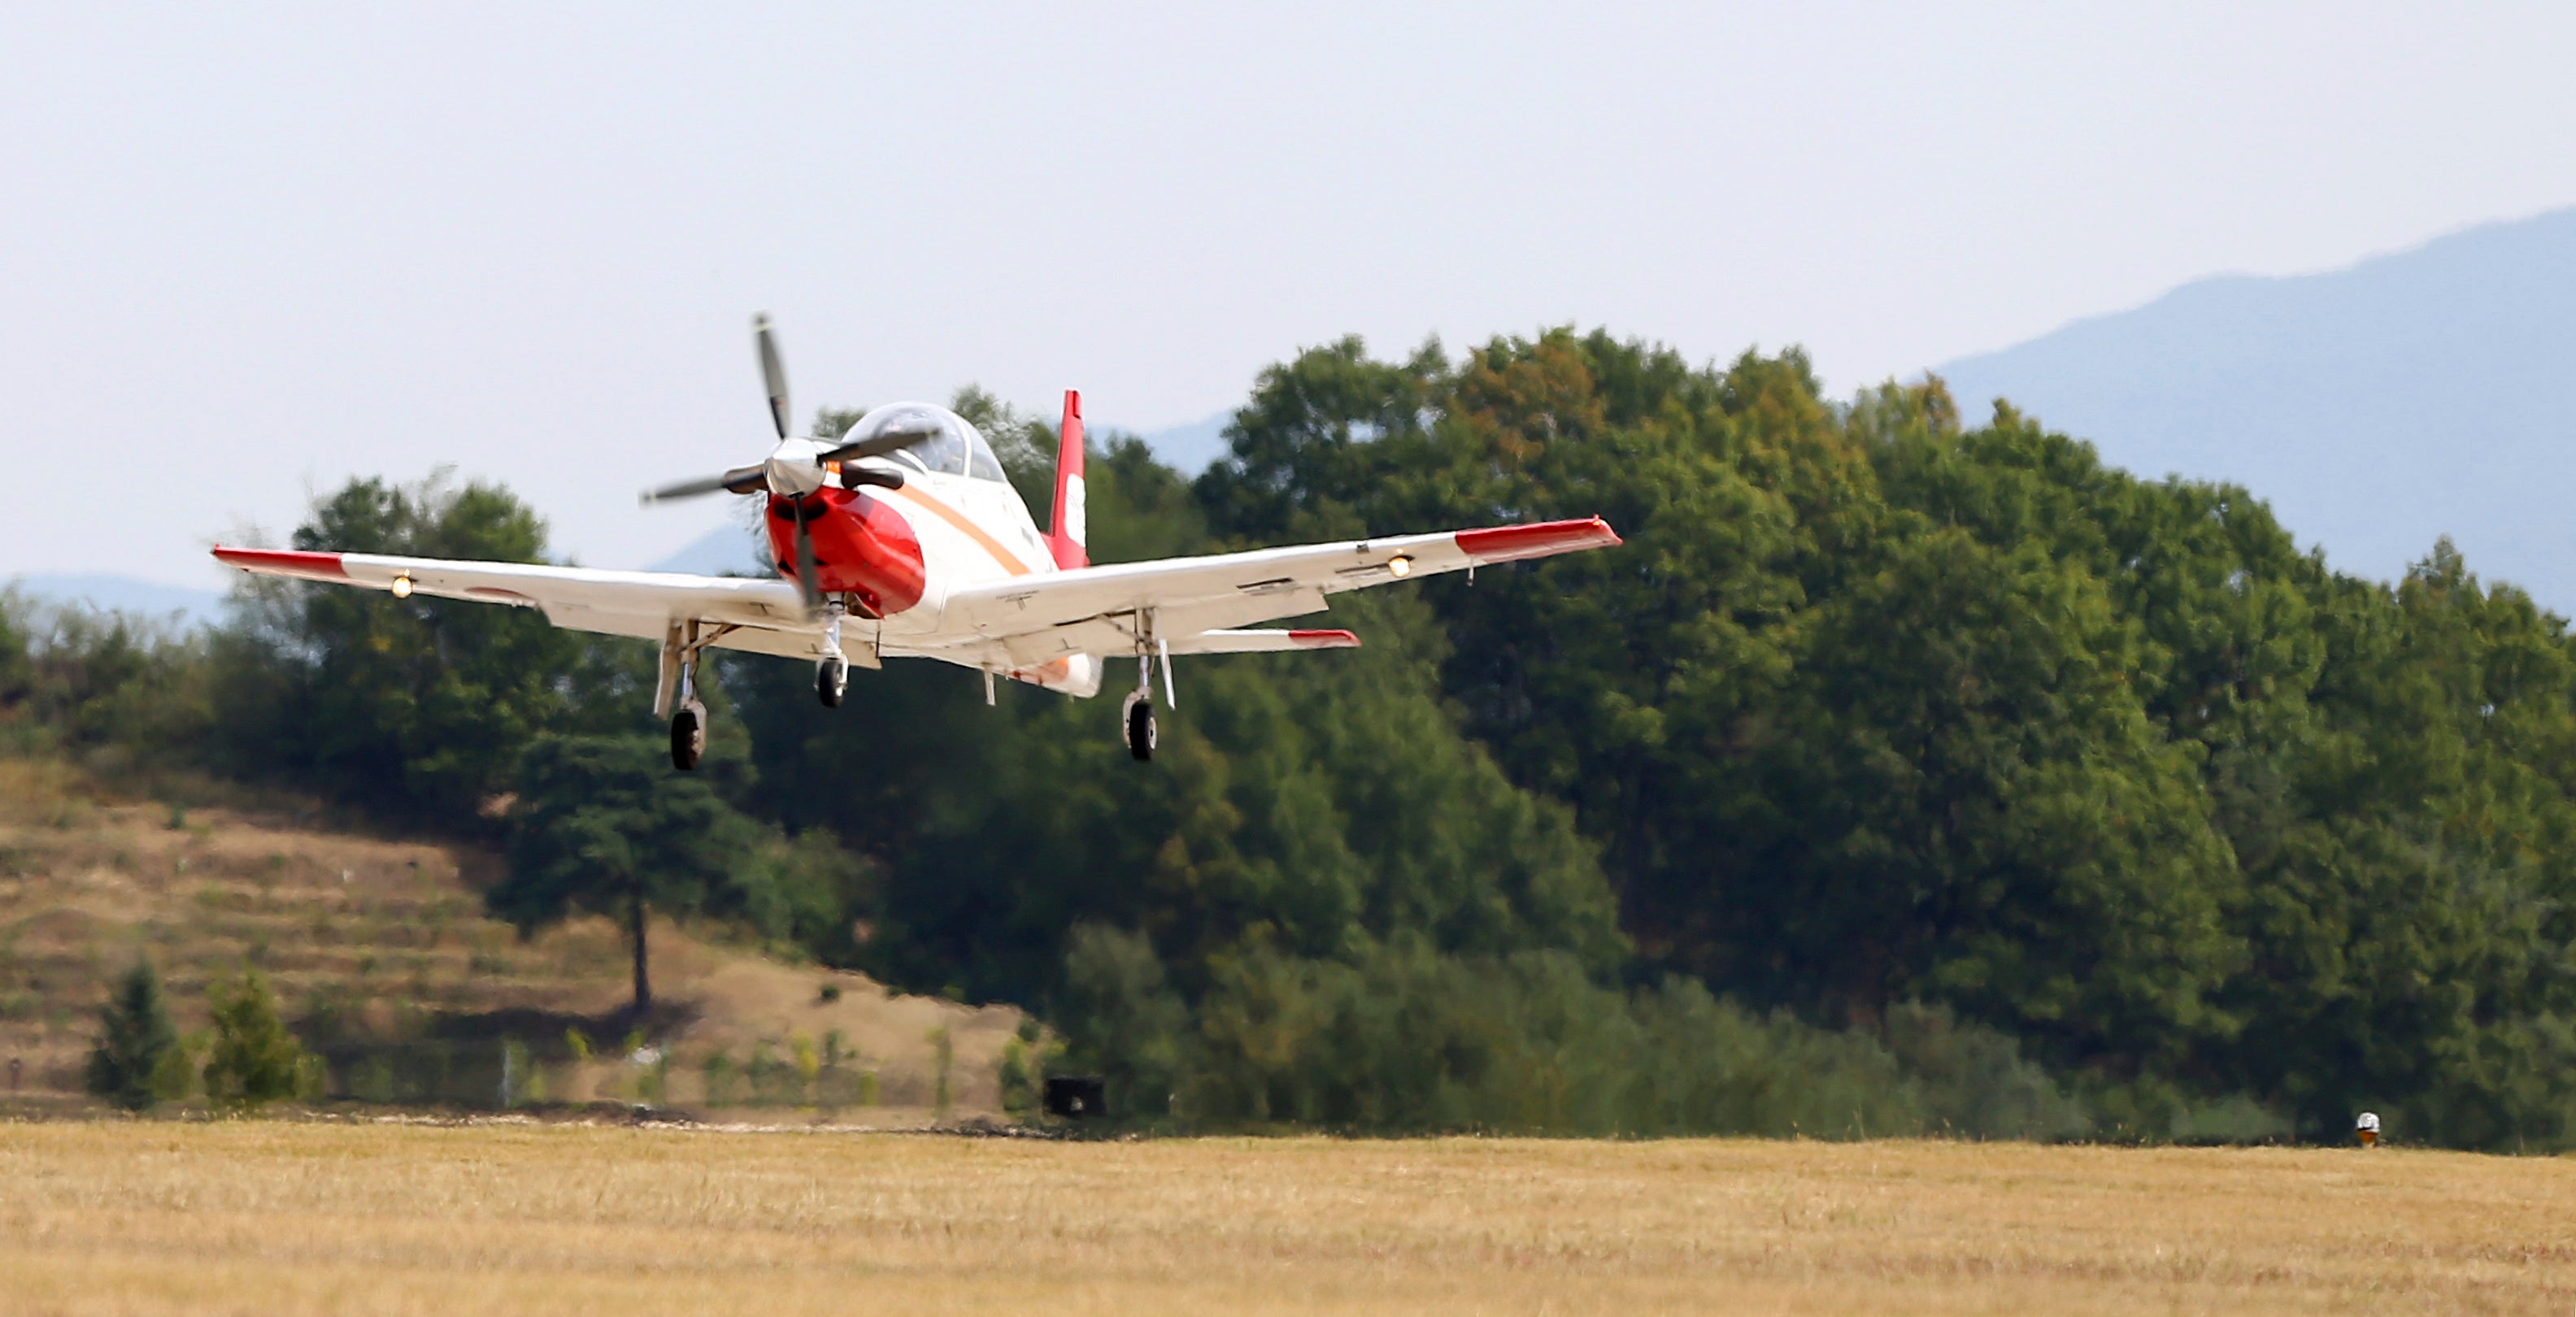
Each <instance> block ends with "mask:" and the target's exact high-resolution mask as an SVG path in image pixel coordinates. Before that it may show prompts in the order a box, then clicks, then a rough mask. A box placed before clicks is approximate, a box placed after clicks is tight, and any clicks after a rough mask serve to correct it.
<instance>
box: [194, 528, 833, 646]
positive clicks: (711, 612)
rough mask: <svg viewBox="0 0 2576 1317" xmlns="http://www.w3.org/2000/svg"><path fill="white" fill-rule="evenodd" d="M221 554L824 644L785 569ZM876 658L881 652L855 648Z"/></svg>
mask: <svg viewBox="0 0 2576 1317" xmlns="http://www.w3.org/2000/svg"><path fill="white" fill-rule="evenodd" d="M214 552H215V557H217V558H219V559H221V560H223V561H224V562H226V563H228V564H230V565H232V566H235V567H238V568H240V569H242V570H243V571H246V572H251V573H255V574H257V575H261V576H287V577H293V578H296V579H298V580H305V581H327V582H329V583H331V584H333V585H354V586H358V587H360V588H362V589H369V590H393V589H396V584H395V583H396V582H398V581H400V582H405V583H406V584H404V585H402V586H401V587H400V589H401V590H402V592H404V593H408V594H425V595H434V596H436V597H438V598H441V599H470V600H474V601H476V602H478V603H487V604H512V605H516V606H518V607H521V608H535V609H538V610H540V611H542V612H543V613H544V614H545V615H546V620H547V621H549V622H552V623H554V624H555V625H556V626H559V627H568V628H570V629H572V630H575V631H597V632H601V633H603V634H606V635H612V636H636V637H640V638H642V639H645V640H650V641H654V642H655V643H659V642H660V641H661V640H662V639H663V637H664V636H665V635H667V634H668V633H669V631H670V628H671V624H672V623H673V622H679V621H690V620H696V621H704V622H710V623H713V624H715V626H716V627H719V628H722V629H723V630H722V631H721V633H720V634H719V635H718V637H717V639H716V640H715V642H714V643H716V644H717V645H719V646H721V647H723V648H727V649H743V650H750V651H753V652H755V653H761V654H777V655H781V656H784V657H789V658H812V657H815V656H816V655H817V654H818V653H819V652H820V649H819V641H818V637H819V635H820V629H819V628H817V627H816V626H814V624H813V623H812V622H811V621H810V620H809V619H808V618H807V616H806V610H805V601H804V599H803V598H802V597H800V596H799V595H798V594H797V593H796V587H795V586H792V585H789V584H788V583H787V582H785V581H782V580H778V579H776V578H768V579H761V580H753V579H748V578H743V577H733V576H688V575H683V574H680V573H677V572H618V571H603V570H600V569H598V568H595V567H558V566H555V565H553V564H551V563H519V562H457V561H451V560H448V559H444V558H403V557H395V556H393V555H390V554H381V553H311V552H306V551H303V550H298V549H237V548H232V547H230V546H226V545H217V546H216V547H215V551H214ZM851 661H852V662H854V663H861V664H872V663H873V662H874V656H872V655H866V656H863V655H861V654H858V653H853V654H852V655H851Z"/></svg>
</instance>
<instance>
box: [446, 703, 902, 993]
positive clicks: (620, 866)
mask: <svg viewBox="0 0 2576 1317" xmlns="http://www.w3.org/2000/svg"><path fill="white" fill-rule="evenodd" d="M517 779H518V782H519V799H518V802H517V805H516V807H515V808H514V810H513V811H512V814H511V836H510V848H509V858H510V868H509V874H508V876H507V877H506V878H504V879H503V880H502V882H500V883H499V884H497V885H495V886H494V887H493V888H492V889H491V890H490V891H488V892H487V893H485V901H486V902H487V904H489V906H490V907H491V909H492V911H493V912H494V913H495V914H497V915H499V916H501V917H502V918H504V919H507V920H509V921H511V922H512V923H514V924H516V925H518V926H519V927H520V928H521V929H522V930H527V929H532V928H534V927H536V926H537V925H539V924H543V923H547V922H550V921H553V920H556V919H560V918H562V917H563V916H565V915H566V914H569V913H572V912H574V911H590V912H595V913H600V914H607V915H611V916H614V917H618V918H621V919H623V921H624V922H625V924H626V927H627V935H628V938H629V940H630V944H631V946H632V948H633V952H634V1009H635V1011H636V1012H637V1013H638V1014H639V1015H640V1014H641V1013H642V1012H644V1011H645V1010H646V1009H647V1008H649V1007H650V1006H651V1005H652V1000H653V992H652V980H651V976H650V972H649V961H648V955H647V942H646V919H647V912H648V910H650V909H660V910H662V911H664V912H665V913H668V914H674V915H684V914H709V915H716V916H722V917H730V918H737V919H740V920H743V921H744V922H746V923H748V924H749V925H751V926H752V927H754V928H756V929H758V930H760V931H762V932H763V933H766V934H769V935H771V936H773V937H781V938H785V937H790V936H795V935H798V934H800V933H802V934H804V935H806V936H808V937H810V938H812V939H814V940H816V941H818V942H819V941H822V940H823V939H824V934H823V932H822V930H823V928H824V927H825V926H828V925H830V924H834V923H840V922H844V921H841V920H840V919H839V917H838V916H839V913H840V911H841V909H842V908H843V905H844V903H845V902H846V901H847V900H848V892H849V890H850V889H851V887H852V886H853V885H854V884H857V883H858V882H860V881H861V874H860V871H859V870H858V868H857V867H856V866H855V865H854V864H852V863H850V862H849V861H848V860H847V857H845V856H841V855H840V854H839V852H837V850H835V849H833V848H830V847H828V846H821V845H818V844H817V843H819V841H820V839H819V838H816V839H813V840H809V841H808V842H807V843H805V844H804V845H801V846H800V845H798V844H795V843H791V842H789V841H787V840H786V839H785V838H783V837H780V836H779V835H777V834H776V833H774V832H772V831H770V830H768V829H765V828H763V827H762V826H761V825H760V824H758V823H756V822H754V821H753V820H751V819H750V818H748V817H746V816H745V815H743V814H742V813H741V812H740V811H738V810H736V809H734V808H733V807H732V806H730V805H728V804H726V803H725V802H724V800H723V799H722V798H720V797H719V796H718V795H717V794H716V793H715V790H714V789H713V787H711V786H710V785H709V784H708V782H707V780H706V779H705V778H704V777H702V776H697V775H682V774H678V773H674V772H673V771H671V768H670V763H669V760H668V758H667V757H666V756H665V755H664V753H663V752H662V750H661V748H660V746H659V744H658V743H657V742H655V741H653V740H650V739H647V738H644V737H613V736H544V737H539V738H538V739H537V740H536V741H535V742H534V743H532V744H531V745H529V747H528V748H527V750H526V752H525V754H524V756H523V757H522V759H521V762H520V765H519V768H518V772H517Z"/></svg>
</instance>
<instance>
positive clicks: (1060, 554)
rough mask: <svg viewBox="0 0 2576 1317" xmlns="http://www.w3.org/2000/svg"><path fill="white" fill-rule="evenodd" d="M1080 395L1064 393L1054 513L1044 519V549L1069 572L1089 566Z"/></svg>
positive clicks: (1070, 391)
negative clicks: (1085, 535)
mask: <svg viewBox="0 0 2576 1317" xmlns="http://www.w3.org/2000/svg"><path fill="white" fill-rule="evenodd" d="M1083 533H1084V532H1083V520H1082V395H1081V394H1079V393H1076V392H1074V391H1073V390H1071V389H1067V390H1065V391H1064V431H1063V437H1062V438H1060V439H1059V440H1057V442H1056V449H1055V511H1054V512H1053V513H1051V514H1049V515H1048V518H1047V547H1048V548H1050V549H1052V550H1054V551H1055V565H1056V566H1058V567H1061V568H1064V569H1066V570H1068V571H1070V570H1071V569H1073V568H1076V567H1088V566H1090V565H1091V551H1090V550H1089V549H1088V548H1085V547H1084V546H1083Z"/></svg>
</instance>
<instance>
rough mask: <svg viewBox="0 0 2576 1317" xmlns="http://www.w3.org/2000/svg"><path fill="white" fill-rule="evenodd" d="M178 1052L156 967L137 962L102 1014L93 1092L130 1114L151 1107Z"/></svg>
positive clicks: (92, 1062)
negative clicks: (157, 1078) (158, 1078)
mask: <svg viewBox="0 0 2576 1317" xmlns="http://www.w3.org/2000/svg"><path fill="white" fill-rule="evenodd" d="M178 1049H179V1034H178V1030H176V1029H175V1028H173V1027H172V1026H171V1024H170V1010H169V1007H168V1005H167V1004H166V1003H165V1002H164V1001H163V1000H162V997H161V977H160V976H159V975H157V974H155V973H153V972H152V962H151V961H149V960H145V959H142V958H141V957H137V958H136V959H135V962H134V968H132V969H130V970H127V971H126V972H125V976H124V977H123V978H121V979H119V980H118V981H117V985H116V992H115V994H114V995H113V996H111V997H109V999H108V1002H107V1004H106V1005H105V1006H102V1007H100V1008H99V1012H98V1044H97V1046H95V1047H92V1048H91V1049H90V1053H89V1074H88V1088H89V1091H90V1092H91V1093H93V1094H96V1095H97V1096H99V1097H103V1098H106V1099H107V1100H108V1101H110V1102H113V1103H115V1104H116V1105H118V1106H120V1107H123V1108H125V1109H126V1110H128V1111H141V1110H144V1109H145V1108H147V1107H150V1106H151V1105H152V1103H153V1102H154V1100H155V1099H156V1098H158V1097H160V1096H161V1094H159V1093H156V1092H155V1091H154V1084H153V1077H154V1074H155V1072H156V1071H158V1070H160V1069H161V1068H162V1066H163V1065H164V1064H165V1062H166V1061H167V1060H168V1058H169V1057H170V1056H171V1055H172V1054H173V1053H175V1052H177V1051H178Z"/></svg>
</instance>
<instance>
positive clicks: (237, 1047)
mask: <svg viewBox="0 0 2576 1317" xmlns="http://www.w3.org/2000/svg"><path fill="white" fill-rule="evenodd" d="M208 995H209V996H210V997H211V998H212V1004H213V1007H214V1017H215V1038H214V1046H213V1047H212V1049H211V1050H210V1052H209V1054H208V1056H207V1057H206V1076H205V1077H206V1096H207V1097H209V1098H212V1099H213V1100H214V1101H215V1102H216V1103H218V1104H220V1105H223V1106H228V1107H234V1108H238V1109H245V1110H246V1109H249V1108H253V1107H259V1106H264V1105H266V1104H268V1103H270V1102H275V1101H277V1100H279V1099H281V1098H290V1097H294V1096H296V1094H297V1092H298V1091H299V1089H301V1088H304V1087H306V1085H305V1084H304V1083H303V1080H304V1078H305V1075H306V1071H307V1066H306V1063H305V1056H304V1048H303V1045H302V1044H300V1043H298V1042H296V1041H295V1035H293V1034H291V1033H288V1032H287V1031H286V1024H285V1022H284V1021H282V1020H280V1019H278V1018H277V1001H276V999H275V998H274V997H272V996H270V995H269V990H268V980H267V978H266V977H265V976H263V975H262V974H261V973H260V972H259V971H258V970H255V969H254V970H244V971H243V972H242V976H241V978H239V979H237V980H235V981H234V982H232V983H229V984H218V985H216V986H215V988H214V989H213V990H212V991H211V992H210V993H209V994H208Z"/></svg>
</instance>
